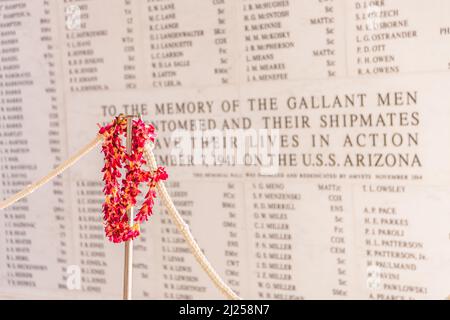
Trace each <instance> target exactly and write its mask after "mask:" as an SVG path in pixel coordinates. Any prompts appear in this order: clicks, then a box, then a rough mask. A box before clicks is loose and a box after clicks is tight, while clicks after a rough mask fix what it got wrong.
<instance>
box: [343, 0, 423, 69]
mask: <svg viewBox="0 0 450 320" xmlns="http://www.w3.org/2000/svg"><path fill="white" fill-rule="evenodd" d="M397 4H398V3H397V2H396V1H389V0H380V1H368V0H360V1H351V2H349V6H348V7H347V10H348V16H349V18H353V22H351V24H350V25H348V30H349V33H348V41H349V44H350V49H349V58H350V59H352V58H351V57H353V59H352V60H353V61H351V60H350V61H349V62H350V64H349V70H350V74H353V75H380V74H395V73H399V72H404V71H409V70H415V69H416V68H417V66H416V65H407V63H408V62H410V61H409V60H408V59H404V58H403V53H404V52H406V51H408V49H411V50H413V49H414V46H415V45H414V42H412V40H415V39H417V37H418V31H417V30H416V29H415V28H414V27H413V26H412V25H411V23H410V21H409V19H408V18H407V17H405V16H404V15H402V10H401V6H396V5H397ZM350 21H352V19H349V22H350ZM416 45H417V43H416ZM413 61H414V62H413V63H414V64H416V63H417V60H413Z"/></svg>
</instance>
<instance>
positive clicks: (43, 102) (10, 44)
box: [0, 1, 65, 294]
mask: <svg viewBox="0 0 450 320" xmlns="http://www.w3.org/2000/svg"><path fill="white" fill-rule="evenodd" d="M52 10H53V8H52V7H51V6H50V5H49V2H48V1H43V2H42V1H41V2H33V3H27V2H24V1H9V2H7V3H2V4H0V21H1V22H0V33H1V60H0V102H1V104H0V112H1V113H0V137H1V139H0V171H1V181H2V182H1V185H0V191H1V192H0V193H1V197H2V198H5V197H7V196H9V195H11V194H13V193H16V192H18V191H20V190H21V189H23V188H24V187H26V186H27V185H28V184H30V183H31V182H32V181H33V180H34V179H36V178H37V177H38V175H39V174H38V171H41V170H42V171H46V170H48V169H50V168H51V165H52V163H54V160H58V156H59V152H60V150H59V149H58V147H57V146H58V145H59V143H60V141H59V133H60V132H59V130H58V124H55V123H54V122H52V119H53V118H54V117H55V113H53V112H54V111H55V106H54V103H55V102H56V101H55V99H56V87H55V86H54V75H55V60H54V58H53V56H52V55H51V51H52V49H53V42H54V38H53V36H54V34H53V32H52V30H50V29H49V28H48V26H49V25H50V24H51V23H52V21H51V16H52ZM28 29H36V30H38V32H36V33H35V34H33V35H32V36H30V35H29V33H28V31H27V30H28ZM41 40H42V41H43V42H42V43H41ZM32 59H36V60H34V61H38V63H34V64H33V63H29V61H33V60H32ZM30 96H32V97H33V100H30V99H29V97H30ZM36 101H39V102H40V104H39V105H37V107H39V108H40V113H39V114H37V115H35V114H34V108H31V107H32V105H33V104H34V103H35V102H36ZM50 105H53V107H52V108H53V110H52V111H53V112H51V111H49V110H50ZM31 112H33V115H31ZM48 121H50V127H51V130H50V132H47V131H46V130H42V129H41V128H37V129H36V126H35V123H40V122H42V123H48ZM30 132H33V133H34V135H32V136H30V135H29V133H30ZM48 133H50V137H49V135H48ZM52 135H53V136H52ZM42 150H44V151H45V153H43V155H42V156H40V157H32V156H31V154H32V153H36V154H38V153H39V151H42ZM59 183H60V182H59ZM40 192H41V193H40V198H38V197H36V196H35V197H33V196H32V197H28V198H26V199H23V200H21V201H20V202H19V203H17V204H15V205H13V206H12V207H10V208H8V209H6V210H5V214H4V216H3V219H2V220H3V223H4V230H5V234H4V239H3V241H2V243H3V244H4V246H5V247H4V254H5V256H4V259H2V260H3V261H4V263H5V265H4V267H2V268H1V269H3V270H5V272H6V275H5V277H4V279H5V281H6V285H7V286H9V287H23V288H33V287H38V286H42V287H45V288H51V289H55V288H56V287H57V286H62V283H61V280H62V278H61V277H60V274H59V273H57V276H56V277H55V278H54V279H55V282H52V281H45V275H46V273H48V272H49V271H50V270H51V271H52V272H57V271H61V270H57V268H58V267H57V266H55V264H54V262H56V261H55V259H56V260H57V262H59V263H63V264H64V262H65V261H64V255H65V252H64V249H61V250H59V248H58V246H56V247H53V248H55V250H50V251H45V250H44V249H43V248H46V247H47V246H48V242H49V241H52V242H54V241H56V242H57V244H58V245H59V244H61V243H60V242H59V241H58V240H61V238H57V237H56V233H54V232H52V231H53V228H52V224H53V223H55V220H54V217H53V214H52V213H53V210H56V209H58V210H59V209H61V207H59V204H63V199H62V195H61V192H62V190H61V189H60V187H59V185H58V182H56V183H54V184H53V185H52V188H50V189H46V190H41V191H40ZM44 198H46V199H47V201H42V199H44ZM56 202H57V203H58V204H56ZM57 207H58V208H57ZM30 213H33V214H30ZM42 234H46V235H47V236H48V237H47V238H43V237H41V235H42ZM58 234H59V236H62V238H64V235H63V234H61V233H58ZM53 237H55V238H53ZM49 262H51V263H49ZM58 281H59V282H58ZM29 293H30V294H31V293H32V292H29Z"/></svg>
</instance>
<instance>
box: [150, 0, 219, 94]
mask: <svg viewBox="0 0 450 320" xmlns="http://www.w3.org/2000/svg"><path fill="white" fill-rule="evenodd" d="M194 7H196V8H198V10H193V8H194ZM222 9H223V8H222ZM222 9H220V10H222ZM213 10H215V5H214V3H213V2H210V1H207V2H201V3H199V2H198V1H192V0H186V1H182V2H177V1H173V0H167V1H160V0H147V1H146V10H145V13H146V15H145V17H144V30H145V31H146V32H145V33H144V37H145V38H146V39H145V41H144V43H145V44H146V45H145V48H144V52H145V53H144V54H145V60H146V65H147V69H148V70H147V74H148V76H149V81H150V82H149V83H148V86H150V87H153V88H167V87H180V86H197V85H203V84H210V83H211V81H215V82H216V83H217V84H219V83H220V81H218V79H217V74H215V73H214V71H215V70H214V68H215V67H216V66H217V60H218V59H217V58H216V57H218V56H220V55H221V53H223V52H222V51H221V52H219V53H217V54H211V53H212V52H213V51H212V50H213V48H214V45H215V44H214V42H215V41H216V40H217V39H218V36H217V30H215V32H216V33H215V34H213V33H212V32H214V31H213V28H214V27H213V26H212V25H210V18H211V16H212V13H213V12H214V11H213ZM207 28H211V29H210V30H211V34H212V36H209V35H208V33H209V32H207V31H206V29H207ZM223 31H224V30H223V29H222V30H220V32H223ZM218 42H219V44H220V40H218ZM223 47H224V46H222V48H223ZM219 50H221V49H219Z"/></svg>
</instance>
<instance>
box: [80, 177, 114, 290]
mask: <svg viewBox="0 0 450 320" xmlns="http://www.w3.org/2000/svg"><path fill="white" fill-rule="evenodd" d="M102 188H103V186H102V184H101V183H100V182H94V181H88V180H78V181H76V188H75V195H76V207H75V209H76V215H75V216H76V217H77V218H78V221H77V222H76V226H78V232H77V233H78V237H77V238H78V241H77V243H76V247H77V248H79V249H78V256H79V260H78V262H79V266H80V268H81V290H82V291H84V292H87V293H96V294H102V293H105V286H106V284H107V282H108V278H107V269H108V261H107V258H106V247H105V235H104V231H103V221H102V214H101V206H102V203H103V193H102Z"/></svg>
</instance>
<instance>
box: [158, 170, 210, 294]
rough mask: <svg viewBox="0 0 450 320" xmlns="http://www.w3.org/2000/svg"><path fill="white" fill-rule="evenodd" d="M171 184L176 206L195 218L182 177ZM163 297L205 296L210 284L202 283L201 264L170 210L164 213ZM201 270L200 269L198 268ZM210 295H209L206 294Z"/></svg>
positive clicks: (172, 196) (162, 248)
mask: <svg viewBox="0 0 450 320" xmlns="http://www.w3.org/2000/svg"><path fill="white" fill-rule="evenodd" d="M166 185H167V188H168V190H169V193H170V196H171V198H172V199H173V202H174V204H175V207H176V208H177V209H178V211H179V213H180V214H181V216H182V217H183V219H184V220H185V222H186V223H187V224H189V223H190V221H191V219H192V214H193V212H192V208H193V206H194V202H193V200H191V196H190V192H189V191H188V189H187V188H186V187H183V184H182V183H181V182H180V181H175V180H172V179H171V180H170V181H168V182H167V184H166ZM159 217H160V225H161V244H162V245H161V250H162V257H161V258H162V279H163V298H165V299H189V300H191V299H197V298H198V296H199V295H200V296H203V294H204V293H205V292H206V290H207V288H206V287H205V286H204V285H203V284H202V283H200V280H199V277H198V275H197V272H196V271H194V270H193V267H197V265H196V264H195V262H194V261H193V257H192V256H191V252H190V250H189V248H188V246H187V245H186V243H185V241H184V238H183V236H182V235H180V233H179V232H178V229H177V228H176V227H175V226H174V225H173V223H172V222H171V220H170V218H169V216H168V215H167V214H166V213H160V214H159ZM198 271H199V270H198ZM205 298H206V297H205Z"/></svg>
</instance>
